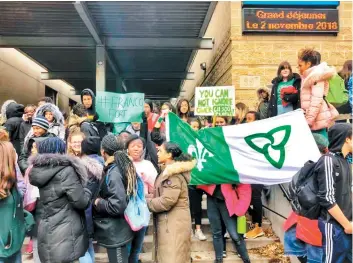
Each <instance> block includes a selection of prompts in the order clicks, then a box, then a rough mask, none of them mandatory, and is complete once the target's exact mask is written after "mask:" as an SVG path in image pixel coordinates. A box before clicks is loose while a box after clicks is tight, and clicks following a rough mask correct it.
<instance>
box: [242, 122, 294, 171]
mask: <svg viewBox="0 0 353 263" xmlns="http://www.w3.org/2000/svg"><path fill="white" fill-rule="evenodd" d="M290 134H291V126H290V125H283V126H279V127H277V128H274V129H272V130H270V131H269V132H268V133H255V134H252V135H249V136H246V137H245V138H244V140H245V142H246V143H247V144H248V145H249V146H250V147H251V148H252V149H254V150H255V151H257V152H259V153H262V154H263V155H264V156H265V158H266V160H267V161H268V162H269V163H270V164H271V165H272V166H273V167H275V168H277V169H281V168H282V166H283V164H284V161H285V159H286V151H285V145H286V144H287V142H288V140H289V137H290ZM273 153H277V154H276V155H278V156H279V157H277V160H276V157H275V156H273V155H274V154H273Z"/></svg>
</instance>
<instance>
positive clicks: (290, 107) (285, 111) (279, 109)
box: [277, 104, 293, 115]
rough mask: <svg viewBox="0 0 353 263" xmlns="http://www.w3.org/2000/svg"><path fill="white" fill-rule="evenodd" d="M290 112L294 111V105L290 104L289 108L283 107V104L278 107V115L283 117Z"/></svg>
mask: <svg viewBox="0 0 353 263" xmlns="http://www.w3.org/2000/svg"><path fill="white" fill-rule="evenodd" d="M290 111H293V105H292V104H289V105H287V106H283V105H282V104H281V105H277V115H282V114H284V113H287V112H290Z"/></svg>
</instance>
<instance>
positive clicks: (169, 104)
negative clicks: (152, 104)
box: [161, 101, 175, 113]
mask: <svg viewBox="0 0 353 263" xmlns="http://www.w3.org/2000/svg"><path fill="white" fill-rule="evenodd" d="M163 105H166V106H168V108H169V109H170V111H172V112H173V113H175V108H174V107H173V105H172V104H171V103H170V102H168V101H166V102H164V103H163ZM163 105H162V107H163ZM162 107H161V108H162Z"/></svg>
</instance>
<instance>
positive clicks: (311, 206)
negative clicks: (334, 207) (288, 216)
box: [288, 161, 321, 219]
mask: <svg viewBox="0 0 353 263" xmlns="http://www.w3.org/2000/svg"><path fill="white" fill-rule="evenodd" d="M315 168H316V162H312V161H308V162H306V163H305V164H304V166H303V167H302V168H301V169H300V170H299V171H298V172H297V173H296V174H295V175H294V177H293V178H292V181H291V182H290V183H289V186H288V191H289V199H290V203H291V206H292V209H293V211H294V212H295V213H296V214H298V215H300V216H304V217H306V218H309V219H318V218H319V216H320V211H321V207H320V204H319V199H318V197H317V194H318V191H319V186H318V183H317V181H316V175H315V170H316V169H315Z"/></svg>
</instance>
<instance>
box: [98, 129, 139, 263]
mask: <svg viewBox="0 0 353 263" xmlns="http://www.w3.org/2000/svg"><path fill="white" fill-rule="evenodd" d="M124 151H125V144H124V141H123V140H122V139H121V138H116V137H115V135H113V134H109V135H106V136H105V137H104V138H103V140H102V143H101V155H102V157H103V158H104V161H105V167H104V174H105V175H104V176H103V179H102V184H101V188H100V190H99V194H98V197H97V199H96V200H95V201H94V206H93V224H94V237H95V239H96V241H97V243H98V244H99V245H100V246H103V247H105V248H106V249H107V253H108V260H109V263H128V258H129V256H128V248H127V245H128V243H130V242H131V241H132V239H133V237H134V233H133V231H132V230H131V227H130V226H129V224H128V223H127V221H126V220H125V218H124V212H125V209H126V207H127V205H128V200H129V197H130V195H134V194H136V184H137V179H136V170H135V167H134V164H133V163H132V161H131V160H130V159H129V157H128V156H127V155H126V153H125V152H124Z"/></svg>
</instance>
